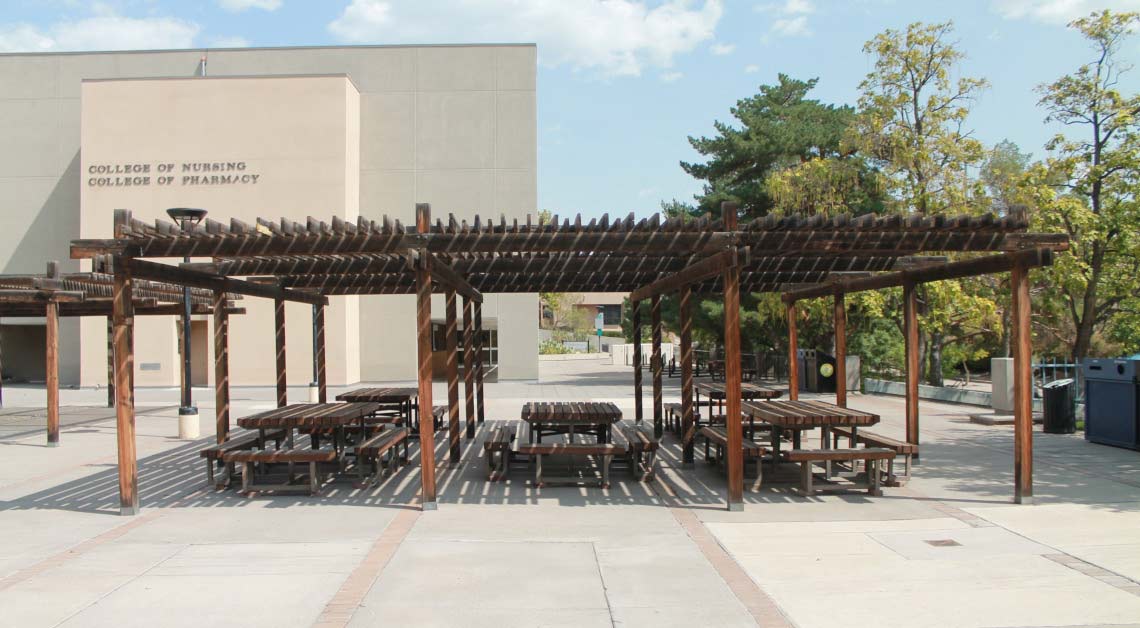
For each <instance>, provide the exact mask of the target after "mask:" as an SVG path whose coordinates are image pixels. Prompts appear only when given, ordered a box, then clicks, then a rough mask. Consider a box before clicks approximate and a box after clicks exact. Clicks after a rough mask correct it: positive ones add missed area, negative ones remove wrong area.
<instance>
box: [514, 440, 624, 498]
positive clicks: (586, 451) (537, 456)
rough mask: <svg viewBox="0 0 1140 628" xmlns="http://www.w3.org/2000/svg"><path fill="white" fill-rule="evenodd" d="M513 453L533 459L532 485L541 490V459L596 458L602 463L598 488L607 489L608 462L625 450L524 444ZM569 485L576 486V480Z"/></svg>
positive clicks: (603, 446) (619, 447) (606, 445)
mask: <svg viewBox="0 0 1140 628" xmlns="http://www.w3.org/2000/svg"><path fill="white" fill-rule="evenodd" d="M515 453H517V454H518V455H520V456H527V457H530V458H533V459H534V462H535V471H534V485H535V486H536V487H538V488H542V487H543V486H545V485H546V483H545V480H544V479H543V476H542V459H543V457H544V456H572V457H583V458H584V457H587V456H597V457H598V458H600V459H601V463H602V465H601V466H602V477H601V480H600V482H599V486H601V487H602V488H609V487H610V462H611V461H612V460H613V457H614V456H624V455H625V453H626V448H625V447H623V446H622V445H617V444H613V443H600V444H578V443H524V444H521V445H519V446H518V448H517V449H516V450H515ZM559 482H561V481H559ZM570 483H574V484H577V483H578V480H570Z"/></svg>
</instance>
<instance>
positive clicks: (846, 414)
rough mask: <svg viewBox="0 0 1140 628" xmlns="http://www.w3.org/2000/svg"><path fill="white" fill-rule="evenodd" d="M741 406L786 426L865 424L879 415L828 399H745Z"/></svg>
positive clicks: (770, 421)
mask: <svg viewBox="0 0 1140 628" xmlns="http://www.w3.org/2000/svg"><path fill="white" fill-rule="evenodd" d="M740 407H741V411H742V412H743V413H744V414H746V415H749V416H751V417H753V418H755V419H758V420H762V421H765V422H767V423H771V424H772V425H778V426H780V427H785V428H805V429H806V428H813V427H831V426H833V425H846V426H855V427H863V426H866V425H874V424H876V423H878V422H879V415H877V414H871V413H870V412H863V411H861V410H852V409H851V408H841V407H839V406H837V405H835V404H833V403H827V402H825V401H814V400H811V401H777V400H772V401H761V402H752V401H744V402H742V403H741V405H740Z"/></svg>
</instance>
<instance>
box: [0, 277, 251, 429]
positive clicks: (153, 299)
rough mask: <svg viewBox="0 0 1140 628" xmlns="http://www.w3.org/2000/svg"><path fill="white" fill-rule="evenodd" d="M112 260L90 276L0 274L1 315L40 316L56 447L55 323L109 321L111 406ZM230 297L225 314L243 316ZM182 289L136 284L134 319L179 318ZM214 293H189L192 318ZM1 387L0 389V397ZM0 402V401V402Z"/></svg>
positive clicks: (110, 393) (111, 397) (209, 308)
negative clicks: (66, 318) (91, 318)
mask: <svg viewBox="0 0 1140 628" xmlns="http://www.w3.org/2000/svg"><path fill="white" fill-rule="evenodd" d="M112 263H113V260H112V259H111V258H110V257H107V256H100V257H98V258H96V259H95V260H94V261H93V267H94V271H93V272H83V273H67V274H61V273H60V271H59V263H58V262H54V261H53V262H48V264H47V272H46V273H44V274H42V275H0V317H5V316H6V317H39V316H43V317H44V322H45V325H44V327H45V341H46V342H45V347H44V356H45V359H44V363H45V367H46V368H45V371H46V373H45V378H44V384H45V388H46V392H47V444H48V446H49V447H55V446H58V445H59V319H60V317H61V316H105V317H107V349H108V350H107V375H108V377H107V381H108V387H107V406H108V407H112V406H114V402H115V387H114V378H113V377H112V373H113V365H114V360H113V350H112V345H111V316H112V294H113V291H114V275H113V273H112V272H111V264H112ZM234 298H236V297H235V296H234V295H230V296H228V297H227V300H226V301H225V302H224V304H223V310H224V311H225V312H226V313H227V314H244V313H245V309H243V308H239V307H236V306H235V305H234V302H233V299H234ZM184 303H185V295H184V294H183V288H182V287H181V286H176V285H172V284H168V283H163V282H158V281H140V282H139V284H138V287H137V289H136V290H135V291H134V293H133V296H132V304H131V305H132V308H133V310H134V314H135V315H136V316H182V315H184ZM214 306H215V303H214V301H213V293H210V292H206V291H203V290H195V289H191V290H190V311H191V313H192V314H210V313H212V312H213V311H214ZM2 391H3V387H2V385H0V393H2ZM0 403H2V401H0Z"/></svg>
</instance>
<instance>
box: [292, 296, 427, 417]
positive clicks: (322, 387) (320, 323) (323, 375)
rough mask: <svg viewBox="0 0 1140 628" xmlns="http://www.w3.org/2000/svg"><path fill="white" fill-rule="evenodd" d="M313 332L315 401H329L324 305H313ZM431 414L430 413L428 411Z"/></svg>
mask: <svg viewBox="0 0 1140 628" xmlns="http://www.w3.org/2000/svg"><path fill="white" fill-rule="evenodd" d="M313 332H314V333H315V334H316V338H317V342H316V343H315V344H316V348H317V354H316V355H315V356H313V359H314V360H316V361H317V403H328V401H329V375H328V370H327V369H326V368H325V306H323V305H314V306H313ZM428 416H431V413H430V412H429V413H428Z"/></svg>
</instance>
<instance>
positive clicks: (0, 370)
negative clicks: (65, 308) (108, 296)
mask: <svg viewBox="0 0 1140 628" xmlns="http://www.w3.org/2000/svg"><path fill="white" fill-rule="evenodd" d="M107 320H110V319H107ZM108 328H109V326H108ZM0 329H3V326H0ZM3 344H4V342H3V333H2V332H0V346H2V345H3ZM0 354H3V350H0ZM2 363H3V359H2V358H0V408H3V407H4V367H3V364H2ZM113 405H114V404H113V403H112V404H110V405H108V407H112V406H113Z"/></svg>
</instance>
